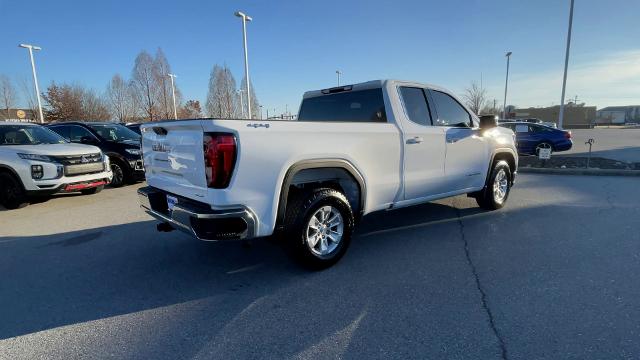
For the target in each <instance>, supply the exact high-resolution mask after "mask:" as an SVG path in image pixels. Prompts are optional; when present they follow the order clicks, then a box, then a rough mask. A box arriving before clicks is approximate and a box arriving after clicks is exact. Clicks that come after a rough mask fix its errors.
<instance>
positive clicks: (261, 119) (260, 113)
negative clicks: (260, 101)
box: [260, 105, 262, 120]
mask: <svg viewBox="0 0 640 360" xmlns="http://www.w3.org/2000/svg"><path fill="white" fill-rule="evenodd" d="M260 120H262V105H260Z"/></svg>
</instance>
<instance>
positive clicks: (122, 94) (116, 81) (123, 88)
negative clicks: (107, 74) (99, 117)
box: [106, 74, 136, 122]
mask: <svg viewBox="0 0 640 360" xmlns="http://www.w3.org/2000/svg"><path fill="white" fill-rule="evenodd" d="M106 100H107V102H108V103H109V105H110V107H111V114H112V117H113V118H114V119H116V120H118V121H120V122H126V121H131V120H133V119H134V118H135V117H136V116H135V115H136V104H135V102H134V96H133V90H132V87H131V86H130V84H127V82H126V81H125V80H124V79H123V78H122V76H120V74H115V75H113V77H112V78H111V81H110V82H109V84H108V85H107V91H106Z"/></svg>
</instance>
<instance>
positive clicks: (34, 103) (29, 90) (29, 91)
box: [20, 78, 38, 120]
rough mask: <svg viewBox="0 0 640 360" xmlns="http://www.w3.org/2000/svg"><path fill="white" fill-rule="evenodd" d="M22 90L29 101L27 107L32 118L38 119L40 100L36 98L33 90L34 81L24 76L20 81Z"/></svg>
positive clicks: (26, 100)
mask: <svg viewBox="0 0 640 360" xmlns="http://www.w3.org/2000/svg"><path fill="white" fill-rule="evenodd" d="M20 91H21V92H22V96H23V97H24V99H25V102H26V103H27V108H28V109H29V110H30V114H31V117H32V119H30V120H37V119H38V115H37V114H38V100H37V99H36V95H35V91H34V90H33V85H32V83H31V82H30V81H29V80H28V79H27V78H22V79H21V81H20Z"/></svg>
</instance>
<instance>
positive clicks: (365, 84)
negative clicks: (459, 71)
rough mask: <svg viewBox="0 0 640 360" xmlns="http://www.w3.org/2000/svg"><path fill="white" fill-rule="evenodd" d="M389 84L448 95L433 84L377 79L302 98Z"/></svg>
mask: <svg viewBox="0 0 640 360" xmlns="http://www.w3.org/2000/svg"><path fill="white" fill-rule="evenodd" d="M389 83H391V85H405V86H415V87H425V88H430V89H434V90H439V91H443V92H446V93H449V91H448V90H447V89H445V88H442V87H440V86H437V85H433V84H427V83H421V82H416V81H406V80H397V79H379V80H371V81H367V82H362V83H357V84H349V85H341V86H336V87H332V88H327V89H321V90H311V91H307V92H305V93H304V95H303V96H302V98H303V99H307V98H312V97H318V96H323V95H328V94H332V93H337V92H342V91H353V90H367V89H376V88H382V87H384V86H385V85H387V84H389Z"/></svg>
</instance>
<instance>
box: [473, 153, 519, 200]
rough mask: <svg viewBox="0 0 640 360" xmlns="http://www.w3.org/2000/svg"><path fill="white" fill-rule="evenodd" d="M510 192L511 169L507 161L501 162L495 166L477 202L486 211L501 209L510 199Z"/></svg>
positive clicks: (477, 197)
mask: <svg viewBox="0 0 640 360" xmlns="http://www.w3.org/2000/svg"><path fill="white" fill-rule="evenodd" d="M509 191H511V169H510V168H509V164H508V163H507V162H506V161H504V160H501V161H498V162H496V163H495V164H494V165H493V169H492V170H491V174H490V175H489V178H488V179H487V184H486V185H485V187H484V190H482V191H481V192H480V193H479V194H478V195H477V196H476V202H477V203H478V205H480V207H481V208H483V209H486V210H497V209H501V208H502V207H503V206H504V204H505V203H506V202H507V199H508V198H509Z"/></svg>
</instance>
